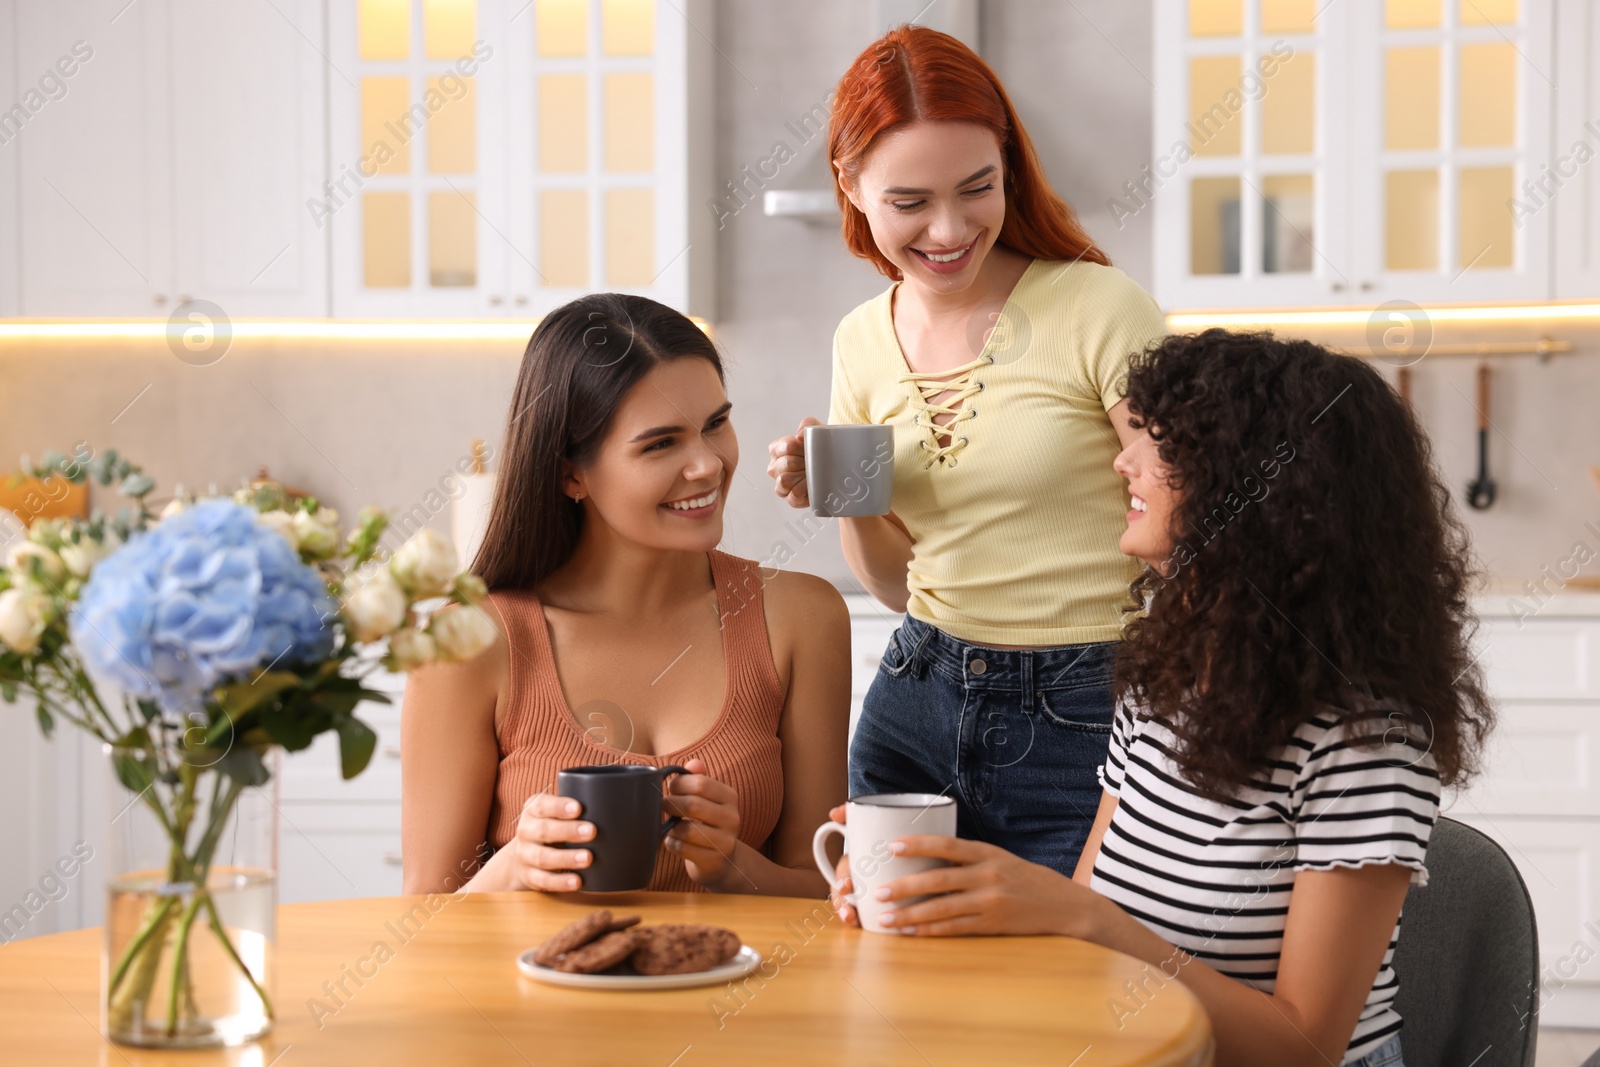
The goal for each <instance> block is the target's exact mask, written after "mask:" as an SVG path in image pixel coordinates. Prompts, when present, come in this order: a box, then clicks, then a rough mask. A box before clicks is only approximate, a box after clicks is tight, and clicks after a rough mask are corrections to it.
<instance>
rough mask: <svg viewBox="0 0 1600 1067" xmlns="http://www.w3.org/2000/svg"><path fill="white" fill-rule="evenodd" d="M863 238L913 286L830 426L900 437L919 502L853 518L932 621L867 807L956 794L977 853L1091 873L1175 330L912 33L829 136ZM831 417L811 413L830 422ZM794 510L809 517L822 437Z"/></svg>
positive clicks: (777, 465)
mask: <svg viewBox="0 0 1600 1067" xmlns="http://www.w3.org/2000/svg"><path fill="white" fill-rule="evenodd" d="M828 140H829V150H830V155H831V157H832V160H833V165H834V167H835V169H836V170H837V172H838V197H839V203H840V207H841V208H842V209H843V211H844V239H845V244H846V246H847V247H848V248H849V249H850V251H851V252H852V253H854V254H855V255H857V256H860V257H862V258H863V259H866V260H868V261H869V262H871V263H872V264H873V265H874V266H875V267H877V269H878V270H879V271H880V272H881V273H882V274H884V275H885V276H886V277H888V278H890V279H891V280H892V282H893V284H891V285H890V286H889V287H888V288H887V289H885V290H884V291H883V292H882V293H880V294H879V295H878V296H876V297H874V298H872V299H871V300H868V301H867V302H866V303H864V304H862V305H861V306H859V307H857V308H856V309H855V310H854V311H852V312H851V313H850V314H849V315H847V316H846V317H845V319H844V321H843V322H841V323H840V324H839V328H838V330H837V332H836V333H835V335H834V346H833V387H832V402H831V406H830V410H829V412H828V422H829V423H879V424H886V425H890V426H893V427H894V429H895V466H894V493H893V508H892V510H891V511H890V513H889V514H887V515H882V516H868V517H863V518H846V519H840V520H839V523H840V534H841V538H842V540H843V547H844V554H845V558H846V560H847V561H848V563H849V566H850V569H851V570H852V572H854V574H855V576H856V577H857V578H858V579H859V580H860V581H861V584H862V585H863V586H865V587H866V589H867V590H868V591H869V592H871V593H872V594H873V596H875V597H876V598H877V599H878V600H879V601H881V602H882V603H883V604H885V605H887V606H888V607H889V608H891V609H893V610H895V611H904V612H906V615H907V617H906V619H905V621H904V622H903V623H902V624H901V626H900V627H899V629H897V630H896V631H895V633H894V635H893V637H892V639H891V640H890V643H889V646H888V648H887V649H886V650H885V652H884V655H883V660H882V664H881V666H880V667H879V670H878V674H877V677H876V678H875V679H874V680H873V682H872V686H871V689H870V690H869V691H868V693H867V696H866V701H865V705H864V708H863V711H862V714H861V718H860V721H859V723H858V725H857V728H856V734H855V738H854V741H853V742H852V744H851V749H850V792H851V794H852V795H861V794H866V793H885V792H917V793H948V794H950V795H952V796H954V797H955V799H956V804H957V830H958V833H959V835H960V836H961V837H964V838H971V839H976V840H980V841H987V842H990V843H993V844H996V845H999V846H1001V847H1003V848H1005V849H1006V850H1008V851H1010V852H1013V853H1015V854H1017V855H1019V856H1023V857H1025V858H1027V859H1029V860H1032V861H1035V862H1038V863H1041V864H1044V865H1046V866H1049V867H1053V868H1054V869H1056V870H1057V871H1060V872H1062V873H1064V874H1069V875H1070V874H1071V873H1072V871H1073V868H1074V866H1075V865H1076V863H1077V861H1078V856H1079V853H1080V852H1081V851H1082V849H1083V845H1084V842H1085V840H1086V839H1087V837H1088V833H1089V828H1090V826H1091V824H1092V823H1093V821H1094V814H1095V808H1096V805H1097V803H1098V800H1099V795H1100V787H1099V783H1098V781H1097V780H1096V777H1095V769H1096V768H1097V767H1098V766H1099V765H1100V764H1101V763H1103V762H1105V757H1106V747H1107V743H1108V741H1109V739H1110V735H1111V719H1112V699H1111V687H1110V686H1111V662H1112V653H1113V650H1114V649H1115V647H1116V641H1117V639H1118V637H1119V635H1120V633H1121V631H1122V622H1121V616H1120V613H1119V610H1118V608H1119V605H1120V603H1121V601H1122V599H1123V597H1124V596H1125V594H1126V592H1127V588H1128V583H1129V582H1130V581H1132V580H1133V578H1134V576H1135V575H1136V573H1137V571H1136V569H1135V566H1134V564H1133V563H1132V562H1131V561H1130V560H1129V559H1128V558H1127V557H1126V556H1124V555H1122V554H1121V553H1120V552H1119V551H1118V549H1117V538H1118V535H1119V534H1120V532H1121V529H1122V526H1123V516H1124V514H1125V513H1126V512H1127V510H1128V497H1127V495H1126V493H1125V491H1124V487H1123V485H1122V484H1121V483H1120V481H1119V480H1118V478H1117V477H1116V474H1115V472H1114V471H1113V470H1112V469H1111V461H1112V458H1113V457H1115V456H1116V454H1117V453H1118V451H1119V450H1120V449H1121V448H1122V447H1123V446H1124V445H1125V444H1127V443H1128V442H1130V441H1132V440H1133V438H1134V436H1135V435H1134V434H1133V431H1132V430H1131V429H1129V427H1128V414H1127V407H1128V405H1127V403H1126V402H1125V401H1124V400H1123V398H1122V388H1123V385H1122V382H1123V379H1124V377H1125V370H1126V364H1127V361H1128V357H1129V355H1130V354H1131V353H1134V352H1137V351H1141V350H1143V349H1144V348H1145V346H1146V345H1147V344H1149V343H1150V342H1151V341H1153V340H1156V339H1158V338H1159V337H1161V336H1162V335H1163V334H1164V332H1165V324H1164V320H1163V317H1162V315H1161V312H1160V311H1159V310H1158V308H1157V307H1156V304H1155V302H1154V301H1153V300H1152V299H1151V298H1150V296H1149V295H1148V294H1147V293H1145V291H1144V290H1143V289H1141V288H1140V287H1139V286H1138V285H1137V284H1136V283H1134V282H1133V281H1132V280H1130V279H1129V278H1128V277H1127V275H1125V274H1123V273H1122V272H1121V271H1119V270H1117V269H1116V268H1114V267H1112V266H1111V265H1110V263H1109V262H1108V260H1107V259H1106V257H1105V255H1104V253H1102V252H1101V251H1100V250H1099V249H1098V248H1096V247H1095V245H1094V243H1093V241H1091V240H1090V238H1089V237H1088V235H1087V234H1085V233H1084V232H1083V230H1082V228H1081V227H1080V226H1079V224H1078V222H1077V219H1076V218H1075V216H1074V214H1073V212H1072V209H1071V208H1069V207H1068V206H1067V204H1065V203H1064V202H1063V201H1062V200H1061V199H1060V197H1058V196H1056V194H1055V193H1054V192H1052V191H1051V189H1050V186H1049V185H1048V183H1047V182H1046V180H1045V176H1044V174H1043V173H1042V171H1041V170H1040V167H1039V163H1038V160H1037V159H1036V158H1035V155H1034V151H1033V147H1032V142H1031V141H1030V140H1029V139H1028V135H1027V132H1026V131H1025V130H1023V128H1022V124H1021V122H1020V121H1019V120H1018V118H1017V114H1016V111H1015V109H1014V108H1013V107H1012V105H1011V102H1010V100H1009V99H1008V98H1007V96H1006V92H1005V90H1004V88H1003V87H1002V86H1001V84H1000V82H999V79H998V78H996V76H995V74H994V72H993V71H992V70H990V69H989V67H988V66H987V65H986V64H984V62H983V61H982V60H981V59H979V58H978V57H977V55H975V54H974V53H973V52H972V51H971V50H970V49H969V48H967V47H966V46H965V45H963V44H961V43H960V42H959V41H957V40H956V39H955V38H953V37H950V36H948V35H946V34H942V33H939V32H937V31H934V30H930V29H926V28H923V27H918V26H903V27H899V28H897V29H894V30H892V31H890V32H889V33H888V34H887V35H885V36H884V37H883V38H882V39H880V40H879V41H877V42H876V43H874V44H873V45H872V46H870V47H869V48H868V49H867V50H866V51H865V52H863V53H862V54H861V55H860V56H859V57H857V59H856V61H855V63H854V64H853V65H852V66H851V68H850V69H849V71H847V72H846V73H845V76H844V78H843V80H842V81H841V83H840V85H839V88H838V91H837V94H836V96H835V99H834V104H833V113H832V116H831V119H830V122H829V127H828ZM816 421H817V420H816V419H814V418H807V419H805V420H804V421H803V422H802V423H801V428H802V431H803V429H804V427H805V426H807V425H811V424H814V423H815V422H816ZM769 452H770V456H771V462H770V464H769V465H768V473H769V474H770V475H771V476H772V477H773V478H774V479H775V488H776V490H777V492H778V494H779V495H780V496H782V497H783V498H784V499H785V500H787V501H788V502H789V503H790V504H791V505H793V506H795V507H805V506H807V504H808V499H807V494H806V483H805V463H804V457H803V454H802V447H801V439H800V436H799V435H798V434H797V435H795V436H791V437H784V438H781V439H779V440H778V441H775V442H773V443H772V445H771V447H770V449H769Z"/></svg>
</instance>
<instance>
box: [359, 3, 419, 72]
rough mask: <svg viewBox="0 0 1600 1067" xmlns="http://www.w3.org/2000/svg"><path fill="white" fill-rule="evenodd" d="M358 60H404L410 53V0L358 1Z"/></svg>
mask: <svg viewBox="0 0 1600 1067" xmlns="http://www.w3.org/2000/svg"><path fill="white" fill-rule="evenodd" d="M358 4H359V6H358V7H357V9H356V10H357V24H358V32H359V34H360V41H361V45H360V52H361V58H362V59H404V58H406V57H407V56H408V55H410V54H411V0H358Z"/></svg>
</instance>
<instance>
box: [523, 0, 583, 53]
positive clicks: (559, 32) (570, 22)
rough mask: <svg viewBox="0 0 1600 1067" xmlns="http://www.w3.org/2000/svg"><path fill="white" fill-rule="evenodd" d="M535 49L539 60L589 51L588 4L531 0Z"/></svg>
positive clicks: (571, 0) (567, 0) (577, 1)
mask: <svg viewBox="0 0 1600 1067" xmlns="http://www.w3.org/2000/svg"><path fill="white" fill-rule="evenodd" d="M534 11H535V12H536V14H535V16H534V18H535V20H536V29H535V30H534V45H535V47H536V48H538V50H539V54H540V55H541V56H581V55H583V54H584V53H586V52H588V51H589V0H534Z"/></svg>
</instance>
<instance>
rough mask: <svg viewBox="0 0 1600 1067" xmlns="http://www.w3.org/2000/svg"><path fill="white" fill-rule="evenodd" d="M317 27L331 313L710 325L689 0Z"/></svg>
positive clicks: (363, 19) (555, 5)
mask: <svg viewBox="0 0 1600 1067" xmlns="http://www.w3.org/2000/svg"><path fill="white" fill-rule="evenodd" d="M329 30H330V56H331V57H332V64H333V66H334V67H335V68H336V69H338V70H341V71H346V72H348V76H347V77H334V78H333V79H332V80H331V81H330V97H329V101H330V103H329V107H330V130H331V137H332V144H333V159H332V166H331V182H330V190H329V196H328V197H327V201H326V203H325V205H324V206H323V207H321V208H320V209H319V212H320V213H321V214H322V215H323V216H324V217H325V218H326V219H327V223H328V225H329V226H330V229H331V232H332V236H333V258H332V262H333V304H334V312H335V314H337V315H340V316H355V317H366V316H390V315H406V316H419V315H420V316H430V317H431V316H500V315H508V316H513V317H518V318H523V317H536V316H538V315H541V314H543V313H544V312H546V311H549V310H550V309H552V308H554V307H556V306H558V305H560V304H563V303H566V302H567V301H569V300H571V299H573V298H574V297H576V296H579V295H581V294H582V293H585V292H590V291H595V290H613V291H625V292H633V293H640V294H643V295H646V296H650V297H653V298H655V299H657V300H660V301H662V302H663V303H666V304H668V305H670V306H672V307H675V308H677V309H678V310H680V311H683V312H685V313H689V314H697V315H702V316H709V315H710V314H712V312H713V308H712V307H711V303H710V295H711V289H712V285H713V281H714V275H713V273H712V267H713V264H712V260H711V254H712V249H713V246H714V244H715V241H714V236H713V228H714V226H713V223H714V220H713V218H712V216H711V214H710V213H709V212H707V211H706V210H705V208H704V207H703V206H701V205H699V204H698V203H696V202H693V200H692V197H691V192H690V190H691V189H703V188H708V187H709V186H710V181H709V177H710V175H709V172H708V170H707V169H706V168H707V167H708V166H709V162H710V151H709V149H710V140H709V138H710V135H711V130H710V128H709V124H710V123H711V121H712V117H713V116H712V107H711V99H710V95H709V93H710V81H709V77H710V73H709V72H710V70H711V69H712V66H713V63H712V58H711V56H710V55H709V52H710V47H711V46H710V36H709V35H710V34H711V32H712V28H711V6H710V4H709V3H708V2H704V0H697V2H693V3H688V4H683V5H679V4H674V3H658V2H657V0H531V2H528V3H521V2H518V3H507V2H504V0H361V2H360V3H335V4H334V5H333V6H332V7H331V8H330V21H329Z"/></svg>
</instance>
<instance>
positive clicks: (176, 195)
mask: <svg viewBox="0 0 1600 1067" xmlns="http://www.w3.org/2000/svg"><path fill="white" fill-rule="evenodd" d="M168 2H169V3H170V4H171V5H172V19H171V31H172V54H173V58H174V60H175V62H174V64H173V66H172V67H171V69H170V78H171V97H172V124H173V129H172V157H173V167H172V183H173V197H172V200H173V218H172V235H173V240H174V242H175V243H176V249H175V257H176V267H177V269H176V274H175V290H176V297H175V298H176V299H177V300H178V301H180V302H182V301H185V300H188V299H203V300H209V301H211V302H212V303H215V304H216V305H218V306H219V307H221V308H222V310H223V312H224V313H226V314H227V315H228V316H229V317H230V318H238V317H241V316H263V315H267V316H289V315H304V316H317V317H322V316H326V315H327V314H328V296H327V264H328V242H327V230H326V229H324V228H319V227H318V226H317V225H316V219H315V216H314V212H313V211H311V210H310V209H309V208H308V205H310V204H312V203H314V202H315V201H316V200H318V199H320V198H321V197H322V196H323V189H322V184H323V180H324V172H325V171H326V161H325V158H324V137H323V116H324V114H325V111H326V100H327V96H326V93H327V85H326V82H327V78H328V75H329V70H328V65H327V63H326V62H325V61H324V60H323V58H322V54H321V53H322V48H323V45H322V43H321V42H322V39H323V36H324V34H323V4H322V0H274V2H273V3H270V4H256V3H251V4H217V3H214V2H212V0H168Z"/></svg>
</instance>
